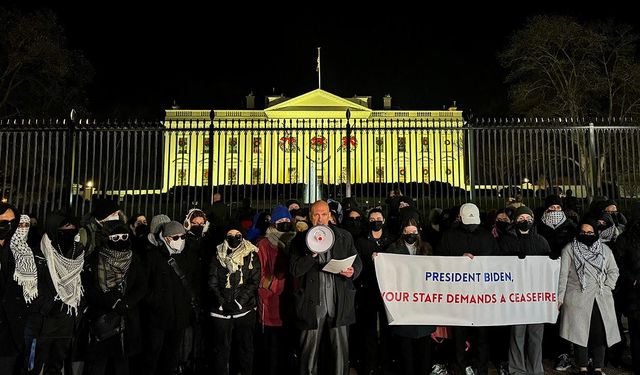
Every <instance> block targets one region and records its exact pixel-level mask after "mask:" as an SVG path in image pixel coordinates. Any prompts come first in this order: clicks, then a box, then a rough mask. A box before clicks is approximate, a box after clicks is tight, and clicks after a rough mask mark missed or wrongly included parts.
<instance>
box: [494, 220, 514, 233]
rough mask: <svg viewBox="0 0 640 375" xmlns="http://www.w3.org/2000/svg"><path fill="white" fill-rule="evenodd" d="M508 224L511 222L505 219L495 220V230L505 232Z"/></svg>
mask: <svg viewBox="0 0 640 375" xmlns="http://www.w3.org/2000/svg"><path fill="white" fill-rule="evenodd" d="M509 225H511V223H509V222H507V221H496V230H497V231H498V233H507V231H508V230H509Z"/></svg>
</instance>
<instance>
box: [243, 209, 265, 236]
mask: <svg viewBox="0 0 640 375" xmlns="http://www.w3.org/2000/svg"><path fill="white" fill-rule="evenodd" d="M270 225H271V216H270V214H269V212H268V211H262V212H258V213H257V214H255V215H253V225H252V226H251V229H249V230H248V231H247V235H246V236H245V239H246V240H247V241H250V242H252V243H257V241H258V240H260V238H262V237H263V236H264V234H265V233H266V232H267V228H269V226H270Z"/></svg>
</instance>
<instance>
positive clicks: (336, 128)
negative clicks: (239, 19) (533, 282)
mask: <svg viewBox="0 0 640 375" xmlns="http://www.w3.org/2000/svg"><path fill="white" fill-rule="evenodd" d="M212 113H214V112H212ZM639 153H640V127H639V126H638V125H637V124H636V123H634V122H633V121H631V120H620V119H617V120H615V121H613V120H607V119H592V120H588V119H579V120H578V119H527V120H523V119H501V120H497V119H495V120H489V119H484V120H477V121H472V122H468V121H462V120H453V119H406V120H403V119H394V120H389V119H384V118H379V119H352V118H350V117H349V114H348V113H347V114H346V115H345V117H344V118H337V119H238V120H234V119H220V120H216V119H215V118H213V116H211V118H210V119H198V120H188V119H182V120H171V121H169V120H167V121H156V122H109V121H104V122H100V121H88V120H78V121H74V120H69V119H67V120H47V121H42V120H5V121H3V122H0V158H2V159H1V160H0V187H2V190H1V191H0V192H1V193H2V199H3V200H7V201H10V202H11V203H13V204H15V205H16V206H17V207H18V209H19V210H21V211H22V212H26V213H30V214H33V215H36V216H39V217H43V216H44V215H46V213H47V212H49V211H52V210H56V209H63V208H69V207H70V208H71V209H72V210H74V211H75V213H76V214H79V215H81V214H86V213H88V212H90V210H91V208H92V207H91V206H92V201H91V197H92V196H110V197H113V198H114V199H118V201H119V203H120V205H121V207H122V208H123V210H124V211H125V212H126V213H129V214H131V213H133V212H144V213H146V214H148V215H152V214H156V213H160V212H163V213H167V214H169V215H170V216H172V217H182V215H183V214H184V213H186V211H187V210H188V209H189V208H191V207H203V208H204V209H206V208H207V206H208V204H209V203H210V200H211V196H212V193H213V192H220V193H221V194H222V196H223V199H224V200H225V201H226V202H227V203H228V204H229V206H230V209H233V208H234V207H235V206H237V205H238V204H240V202H241V201H242V200H243V199H245V198H249V199H251V200H252V201H253V206H254V207H255V208H258V209H262V208H270V207H273V206H274V205H275V204H276V203H277V202H284V201H286V200H288V199H291V198H297V199H300V200H303V201H305V202H312V201H315V200H316V199H320V198H325V199H326V198H333V199H336V200H342V199H343V198H346V197H347V196H354V197H356V198H358V200H359V201H360V202H361V203H362V204H363V205H364V206H367V207H372V206H377V205H384V202H385V199H386V197H387V196H388V195H389V193H390V192H391V191H397V190H400V191H401V192H402V193H403V194H405V195H409V196H411V197H412V198H414V199H415V200H416V202H417V205H418V208H419V209H420V210H422V211H423V212H427V210H428V209H429V208H433V207H450V206H453V205H456V204H461V203H464V202H467V201H474V202H477V203H478V205H479V206H480V207H482V208H484V209H490V208H499V207H503V206H504V204H505V201H506V199H507V198H509V197H511V198H515V197H518V198H522V200H523V201H524V203H525V204H527V205H529V206H532V207H534V206H536V205H538V204H540V203H541V202H542V200H543V199H544V197H545V196H546V195H547V194H550V193H561V194H565V193H566V192H567V190H571V191H572V192H573V195H574V196H576V197H577V198H578V202H584V201H586V200H588V199H590V198H591V197H594V196H600V195H602V196H607V197H610V198H614V199H618V200H619V201H620V204H621V206H622V207H623V208H625V207H628V206H629V204H630V203H631V201H633V200H634V199H636V200H637V199H639V198H640V155H639Z"/></svg>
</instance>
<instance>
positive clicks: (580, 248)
mask: <svg viewBox="0 0 640 375" xmlns="http://www.w3.org/2000/svg"><path fill="white" fill-rule="evenodd" d="M602 246H603V245H602V241H600V240H598V241H596V242H594V243H593V245H591V246H587V245H585V244H583V243H582V242H579V241H577V240H573V242H572V243H571V249H572V250H573V261H574V263H575V266H576V273H577V274H578V279H579V280H580V286H581V287H582V290H584V288H585V274H586V267H587V265H591V267H592V268H593V269H595V271H596V275H594V276H595V278H596V280H597V282H598V286H599V287H600V289H602V286H603V285H604V279H605V274H604V253H603V251H602V250H603V248H602Z"/></svg>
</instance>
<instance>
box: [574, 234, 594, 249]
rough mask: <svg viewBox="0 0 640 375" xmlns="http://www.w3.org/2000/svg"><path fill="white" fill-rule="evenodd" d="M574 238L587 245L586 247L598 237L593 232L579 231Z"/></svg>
mask: <svg viewBox="0 0 640 375" xmlns="http://www.w3.org/2000/svg"><path fill="white" fill-rule="evenodd" d="M576 240H578V242H580V243H583V244H585V245H587V246H588V247H591V246H592V245H593V244H594V243H595V242H596V241H597V240H598V237H597V236H594V235H593V234H583V233H580V234H579V235H578V236H577V237H576Z"/></svg>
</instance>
